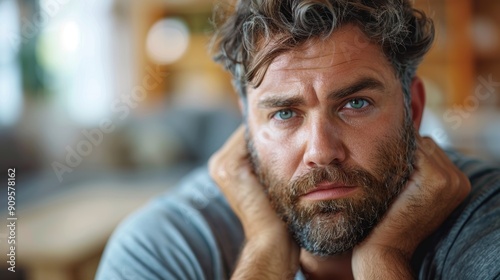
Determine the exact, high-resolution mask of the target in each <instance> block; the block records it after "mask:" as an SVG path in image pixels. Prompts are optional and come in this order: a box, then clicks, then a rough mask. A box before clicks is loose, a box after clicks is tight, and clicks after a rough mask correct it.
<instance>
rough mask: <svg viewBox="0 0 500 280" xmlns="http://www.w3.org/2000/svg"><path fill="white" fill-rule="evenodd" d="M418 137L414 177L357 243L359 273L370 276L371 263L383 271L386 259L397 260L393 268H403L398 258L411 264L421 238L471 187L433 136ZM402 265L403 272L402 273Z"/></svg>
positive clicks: (355, 259)
mask: <svg viewBox="0 0 500 280" xmlns="http://www.w3.org/2000/svg"><path fill="white" fill-rule="evenodd" d="M417 142H418V148H417V152H416V164H415V166H414V167H415V170H414V173H413V174H412V176H411V177H410V180H409V181H408V183H407V185H406V186H405V188H404V189H403V191H402V193H401V194H400V195H399V196H398V198H396V200H395V201H394V203H393V204H392V205H391V207H390V208H389V210H388V212H387V213H386V215H385V216H384V218H383V219H382V221H381V222H380V223H379V224H378V225H377V226H376V228H375V229H374V230H373V232H372V233H371V234H370V235H369V236H368V237H367V239H366V240H365V241H363V242H362V243H361V244H360V245H358V246H357V247H355V248H354V251H353V259H352V267H353V273H354V276H355V277H356V276H357V275H358V276H361V275H366V274H365V273H363V272H366V270H367V269H368V270H369V269H371V268H374V270H376V271H378V272H381V271H383V270H384V269H383V265H384V264H383V262H385V261H390V262H393V263H392V264H391V263H388V264H387V265H388V267H389V271H391V270H392V272H395V273H398V272H397V269H394V266H395V264H394V262H406V264H405V265H406V266H407V267H406V269H408V262H409V260H410V258H411V256H412V254H413V252H414V251H415V249H416V247H417V246H418V245H419V244H420V242H421V241H423V240H424V239H425V238H426V237H427V236H429V235H430V234H431V233H432V232H434V231H435V230H436V229H437V228H438V227H439V226H440V225H441V224H442V223H443V222H444V221H445V219H446V218H447V217H448V216H449V215H450V214H451V212H453V210H454V209H455V208H456V207H457V206H458V205H459V204H460V203H461V202H462V201H463V200H464V199H465V198H466V197H467V195H468V194H469V192H470V182H469V179H468V178H467V176H466V175H465V174H463V173H462V172H461V171H460V170H459V169H458V168H457V167H456V166H455V165H454V164H453V163H452V162H451V161H450V160H449V159H448V157H447V156H446V154H445V153H444V152H443V151H442V150H441V149H440V148H439V146H438V145H437V144H436V143H435V142H434V141H433V140H432V139H431V138H428V137H425V138H421V137H420V136H417ZM377 259H378V260H377ZM384 259H385V260H384ZM376 266H378V267H376ZM403 270H404V269H403ZM403 270H401V271H399V272H400V273H401V274H400V275H399V276H398V277H402V278H403V276H402V275H405V274H404V273H405V271H403ZM372 272H373V271H372ZM406 272H409V271H406ZM375 273H376V272H375ZM408 275H410V274H406V276H408ZM372 276H373V274H372ZM372 276H371V277H372ZM359 278H361V279H363V277H359ZM376 278H377V277H376ZM356 279H358V278H356ZM384 279H388V278H387V277H384ZM389 279H390V278H389Z"/></svg>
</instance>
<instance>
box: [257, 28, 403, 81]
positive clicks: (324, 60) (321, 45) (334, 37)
mask: <svg viewBox="0 0 500 280" xmlns="http://www.w3.org/2000/svg"><path fill="white" fill-rule="evenodd" d="M308 73H309V74H311V73H312V75H314V77H315V78H318V79H319V78H327V79H333V80H337V82H340V81H339V80H341V79H343V80H345V79H346V78H349V77H348V76H350V77H353V75H362V74H369V73H371V74H372V75H375V76H383V75H386V76H388V77H385V78H389V76H390V77H392V78H395V72H394V70H393V68H392V66H391V64H390V63H389V61H388V59H387V58H386V56H385V54H384V52H383V51H382V48H381V46H379V45H378V44H375V43H373V42H371V41H370V40H369V38H367V37H366V35H365V34H364V33H363V32H362V31H361V30H360V29H359V28H358V27H357V26H355V25H346V26H344V27H341V28H339V29H338V30H336V31H335V32H334V33H332V34H331V35H330V36H329V37H327V38H313V39H310V40H308V41H306V42H305V43H304V44H303V45H301V46H300V47H298V48H296V49H294V50H291V51H288V52H286V53H283V54H281V55H279V56H278V57H276V58H275V59H274V60H273V61H272V63H271V64H270V65H269V67H268V69H267V72H266V74H265V76H264V79H263V80H262V84H261V87H263V86H264V87H265V86H269V85H279V84H280V81H281V80H286V82H287V83H290V82H293V80H294V78H303V77H304V75H308ZM346 74H349V75H346ZM380 78H383V77H380ZM283 82H285V81H283Z"/></svg>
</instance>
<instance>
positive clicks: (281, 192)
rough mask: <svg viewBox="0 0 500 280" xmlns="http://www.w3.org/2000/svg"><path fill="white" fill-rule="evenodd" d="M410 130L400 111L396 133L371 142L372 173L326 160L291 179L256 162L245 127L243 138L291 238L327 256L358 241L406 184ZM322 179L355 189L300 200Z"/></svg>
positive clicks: (410, 162) (410, 157) (412, 135)
mask: <svg viewBox="0 0 500 280" xmlns="http://www.w3.org/2000/svg"><path fill="white" fill-rule="evenodd" d="M415 133H416V132H415V129H414V128H413V124H412V121H411V118H410V117H409V115H408V113H406V116H405V118H404V121H403V125H402V126H401V127H400V128H399V129H395V130H394V134H395V135H396V136H394V135H392V136H388V137H386V138H385V139H384V140H383V141H381V142H380V143H375V145H374V148H375V157H374V158H373V159H371V160H370V163H371V164H372V166H375V169H374V171H373V173H374V174H376V175H374V174H372V173H370V172H369V171H367V170H365V169H363V168H361V167H358V166H346V165H345V164H343V163H332V164H330V165H328V166H325V167H315V168H312V169H310V170H308V172H307V173H306V174H304V175H302V176H300V177H298V178H297V179H295V180H293V181H291V182H286V181H285V180H282V179H279V178H278V176H276V175H275V172H273V171H275V170H273V169H272V168H269V167H268V166H265V165H263V164H262V162H261V161H260V159H259V156H258V154H257V151H256V150H255V148H254V144H253V141H252V138H251V135H250V133H249V131H248V127H247V133H246V142H247V148H248V151H249V154H250V160H251V164H252V166H253V169H254V172H255V174H256V175H257V177H258V178H259V180H260V182H261V184H262V185H263V186H264V188H265V190H266V193H267V195H268V197H269V200H270V202H271V205H272V206H273V208H274V209H275V211H276V213H277V214H278V216H279V217H280V218H281V219H282V220H283V221H284V222H285V224H286V225H287V227H288V230H289V232H290V234H291V235H292V237H293V238H294V239H295V241H296V242H297V244H298V245H299V246H300V247H301V248H304V249H305V250H307V251H308V252H310V253H312V254H314V255H317V256H332V255H337V254H342V253H344V252H347V251H350V250H352V249H353V248H354V246H356V245H357V244H359V243H361V242H362V241H363V240H364V239H365V238H366V237H367V236H368V234H369V233H370V232H371V230H372V229H373V228H374V227H375V226H376V225H377V223H378V222H379V221H380V220H381V219H382V217H383V216H384V214H385V213H386V212H387V209H388V208H389V206H390V204H391V203H392V202H393V201H394V199H395V198H396V197H397V195H398V194H399V193H400V192H401V190H402V188H403V187H404V186H405V185H406V183H407V181H408V179H409V177H410V175H411V173H412V172H413V163H414V157H415V150H416V141H415ZM324 181H328V182H336V183H341V184H343V185H346V186H357V187H360V190H361V192H357V193H356V194H355V195H353V196H351V197H345V198H339V199H333V200H321V201H307V202H306V203H303V202H301V201H300V197H301V196H302V195H303V194H306V193H307V192H309V191H311V190H313V189H314V188H315V187H316V185H317V184H319V183H321V182H324Z"/></svg>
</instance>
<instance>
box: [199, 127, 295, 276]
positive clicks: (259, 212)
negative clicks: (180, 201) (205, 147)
mask: <svg viewBox="0 0 500 280" xmlns="http://www.w3.org/2000/svg"><path fill="white" fill-rule="evenodd" d="M209 170H210V175H211V176H212V178H213V179H214V180H215V182H216V183H217V185H218V186H219V188H220V189H221V191H222V193H223V194H224V196H225V197H226V199H227V201H228V202H229V205H230V206H231V208H232V209H233V211H234V213H235V214H236V215H237V216H238V218H239V220H240V222H241V223H242V226H243V229H244V231H245V236H246V244H245V248H244V249H243V252H242V254H241V256H240V261H239V263H238V266H237V268H236V271H235V273H234V274H233V278H237V279H242V278H244V279H285V278H290V279H292V278H293V277H294V276H295V273H296V272H297V270H298V268H299V254H300V249H299V247H298V246H297V244H296V243H295V242H294V241H293V239H292V237H291V236H290V234H289V233H288V231H287V229H286V226H285V224H284V223H283V222H282V221H281V220H280V219H279V217H278V216H277V215H276V212H275V211H274V209H273V208H272V207H271V204H270V202H269V199H268V198H267V196H266V194H265V192H264V187H263V186H262V185H261V184H260V183H259V180H258V179H257V177H256V176H255V174H254V173H253V171H252V168H251V165H250V159H249V154H248V151H247V149H246V144H245V128H244V126H240V127H239V128H238V129H237V130H236V131H235V132H234V133H233V135H232V136H231V137H230V138H229V139H228V140H227V142H226V143H225V144H224V146H223V147H222V148H221V149H220V150H219V151H217V153H215V154H214V155H213V156H212V157H211V158H210V161H209Z"/></svg>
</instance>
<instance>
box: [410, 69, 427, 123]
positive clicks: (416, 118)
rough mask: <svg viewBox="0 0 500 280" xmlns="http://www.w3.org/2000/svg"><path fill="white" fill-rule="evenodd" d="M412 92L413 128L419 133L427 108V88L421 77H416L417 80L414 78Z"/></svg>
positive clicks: (411, 86)
mask: <svg viewBox="0 0 500 280" xmlns="http://www.w3.org/2000/svg"><path fill="white" fill-rule="evenodd" d="M410 91H411V112H412V119H413V126H414V127H415V129H416V130H417V131H418V130H419V129H420V123H421V122H422V115H423V113H424V107H425V88H424V83H423V81H422V80H421V79H420V78H419V77H417V76H415V78H413V80H412V82H411V85H410Z"/></svg>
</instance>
